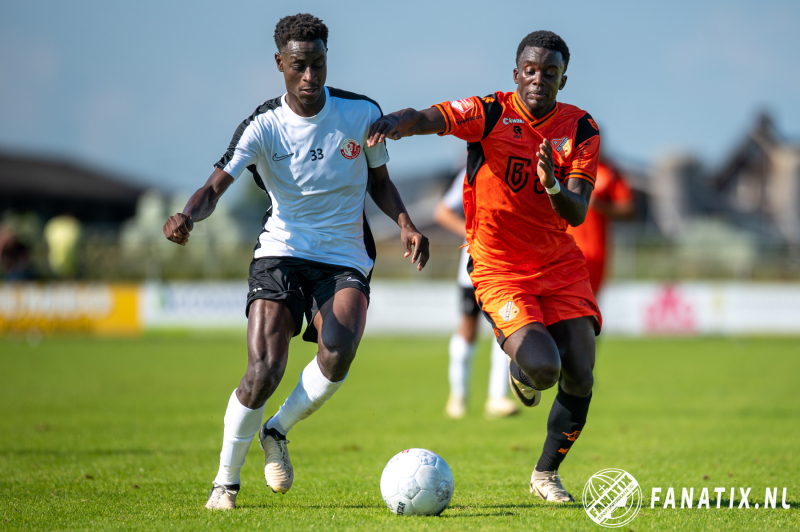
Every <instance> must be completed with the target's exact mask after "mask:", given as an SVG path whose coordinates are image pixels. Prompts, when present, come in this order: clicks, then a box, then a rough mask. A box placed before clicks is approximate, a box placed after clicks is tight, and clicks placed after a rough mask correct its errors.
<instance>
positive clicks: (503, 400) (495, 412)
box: [484, 397, 519, 419]
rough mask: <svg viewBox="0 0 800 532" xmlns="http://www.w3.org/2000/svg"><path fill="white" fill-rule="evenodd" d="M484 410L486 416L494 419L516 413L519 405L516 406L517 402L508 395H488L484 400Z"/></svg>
mask: <svg viewBox="0 0 800 532" xmlns="http://www.w3.org/2000/svg"><path fill="white" fill-rule="evenodd" d="M484 412H485V413H486V417H488V418H490V419H495V418H499V417H508V416H513V415H514V414H518V413H519V407H518V406H517V403H515V402H514V401H512V400H511V399H509V398H508V397H490V398H489V399H488V400H487V401H486V407H485V409H484Z"/></svg>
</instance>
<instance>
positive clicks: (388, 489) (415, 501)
mask: <svg viewBox="0 0 800 532" xmlns="http://www.w3.org/2000/svg"><path fill="white" fill-rule="evenodd" d="M453 486H454V484H453V472H452V471H450V466H449V465H447V462H445V461H444V460H443V459H442V457H441V456H439V455H438V454H436V453H434V452H432V451H428V450H425V449H406V450H405V451H403V452H401V453H398V454H396V455H395V456H394V457H393V458H392V459H391V460H389V463H388V464H386V467H385V468H384V469H383V474H382V475H381V495H383V502H385V503H386V506H388V507H389V509H390V510H391V511H392V512H393V513H396V514H397V515H439V514H440V513H442V512H443V511H444V509H445V508H447V505H448V504H450V499H451V498H452V497H453Z"/></svg>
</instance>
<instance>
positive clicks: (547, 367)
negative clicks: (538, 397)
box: [523, 364, 561, 390]
mask: <svg viewBox="0 0 800 532" xmlns="http://www.w3.org/2000/svg"><path fill="white" fill-rule="evenodd" d="M523 371H525V370H524V369H523ZM560 375H561V365H560V364H537V365H536V366H534V368H533V375H532V377H531V380H532V381H533V384H534V386H536V387H537V388H539V389H540V390H546V389H548V388H552V387H553V386H555V385H556V383H557V382H558V378H559V376H560Z"/></svg>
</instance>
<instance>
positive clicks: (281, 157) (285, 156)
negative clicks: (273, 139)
mask: <svg viewBox="0 0 800 532" xmlns="http://www.w3.org/2000/svg"><path fill="white" fill-rule="evenodd" d="M292 155H294V153H290V154H289V155H281V156H280V157H278V154H277V153H273V154H272V160H273V161H282V160H284V159H288V158H289V157H291V156H292Z"/></svg>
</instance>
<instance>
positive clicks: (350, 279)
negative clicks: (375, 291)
mask: <svg viewBox="0 0 800 532" xmlns="http://www.w3.org/2000/svg"><path fill="white" fill-rule="evenodd" d="M347 280H348V281H355V282H357V283H358V284H360V285H361V286H366V285H365V284H364V283H362V282H361V281H359V280H358V279H353V278H352V277H348V278H347Z"/></svg>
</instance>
